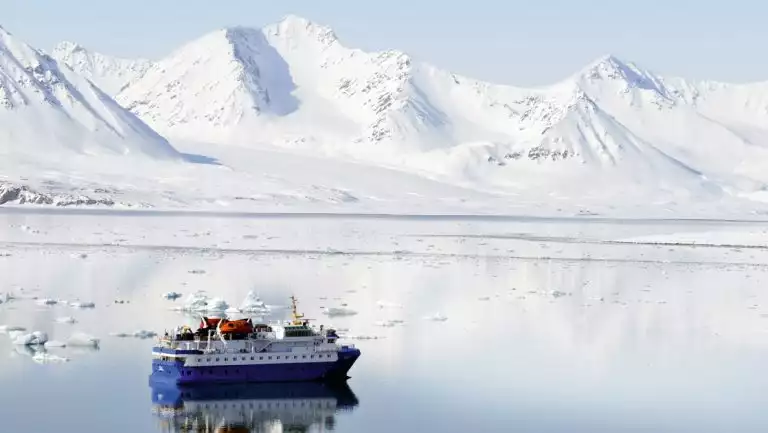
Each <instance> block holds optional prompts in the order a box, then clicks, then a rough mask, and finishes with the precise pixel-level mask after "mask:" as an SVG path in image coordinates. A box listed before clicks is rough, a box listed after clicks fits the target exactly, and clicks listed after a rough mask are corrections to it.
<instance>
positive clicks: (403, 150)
mask: <svg viewBox="0 0 768 433" xmlns="http://www.w3.org/2000/svg"><path fill="white" fill-rule="evenodd" d="M116 98H117V100H118V101H119V102H120V103H121V104H123V105H124V106H125V107H127V108H128V109H130V110H131V111H132V112H133V113H135V114H136V115H138V116H139V117H140V118H142V119H143V120H145V121H146V122H147V123H148V124H150V125H152V126H153V127H154V128H155V129H157V130H158V131H160V132H161V133H162V134H166V135H167V136H168V137H172V138H176V139H184V140H196V141H210V142H215V143H220V144H238V145H246V146H248V145H251V146H252V145H258V144H273V145H281V146H289V147H300V148H304V149H306V150H309V151H312V152H321V153H325V154H329V155H333V156H340V155H344V156H352V157H355V158H357V159H364V160H367V161H374V162H376V163H381V164H386V165H389V166H399V167H405V168H407V169H411V170H417V171H419V172H421V173H426V174H428V175H430V176H438V177H440V178H447V179H461V180H462V181H470V182H481V183H483V184H487V185H493V186H494V187H497V188H500V189H502V190H505V191H513V192H518V191H525V190H530V189H531V187H532V186H535V187H540V188H541V189H542V190H543V191H551V192H554V193H556V194H561V193H562V194H572V193H575V194H579V193H582V194H583V193H587V191H585V190H587V189H589V190H591V189H593V188H595V187H597V188H610V187H612V186H615V188H616V189H617V192H619V191H621V190H624V191H626V188H627V186H628V185H629V186H631V185H638V184H646V186H647V187H648V188H647V189H648V190H664V191H666V192H672V193H674V194H676V195H680V196H681V197H686V196H697V195H701V194H706V195H708V196H714V197H715V198H716V197H717V196H719V195H720V194H722V193H724V192H725V193H734V194H745V193H746V194H757V195H760V194H762V191H763V190H764V189H765V188H766V187H765V185H766V183H768V173H765V172H764V170H761V166H762V164H763V161H768V159H767V158H768V84H754V85H728V84H720V83H709V82H704V83H693V82H687V81H685V80H682V79H668V78H663V77H660V76H658V75H655V74H653V73H651V72H649V71H646V70H643V69H641V68H639V67H638V66H636V65H634V64H632V63H629V62H624V61H622V60H620V59H617V58H616V57H613V56H606V57H604V58H601V59H598V60H597V61H596V62H594V63H593V64H591V65H589V66H587V67H586V68H584V69H583V70H582V71H580V72H579V73H577V74H575V75H573V76H572V77H569V78H568V79H566V80H564V81H563V82H560V83H558V84H556V85H553V86H549V87H544V88H538V89H523V88H516V87H512V86H506V85H497V84H491V83H486V82H482V81H478V80H474V79H471V78H467V77H463V76H459V75H457V74H453V73H450V72H447V71H443V70H440V69H439V68H436V67H433V66H431V65H429V64H426V63H422V62H418V61H415V60H414V59H412V58H411V57H410V56H408V55H407V54H405V53H402V52H399V51H394V50H391V51H384V52H376V53H366V52H363V51H360V50H356V49H350V48H347V47H345V46H344V45H342V43H341V42H340V41H339V40H338V38H337V37H336V35H335V34H334V32H333V31H332V30H331V29H329V28H327V27H324V26H322V25H318V24H315V23H312V22H310V21H308V20H306V19H303V18H299V17H295V16H289V17H286V18H285V19H284V20H283V21H281V22H279V23H277V24H274V25H270V26H267V27H264V28H262V29H254V28H242V27H236V28H229V29H223V30H220V31H217V32H213V33H211V34H208V35H205V36H203V37H202V38H200V39H198V40H196V41H193V42H191V43H189V44H187V45H185V46H183V47H181V48H180V49H178V50H177V51H176V52H174V53H173V54H171V55H170V56H169V57H168V58H166V59H163V60H161V61H159V62H157V63H156V64H154V65H152V66H151V67H150V68H149V69H148V70H147V71H146V73H144V74H143V75H142V76H141V77H140V78H138V79H137V80H135V81H133V82H131V83H130V84H129V85H127V86H126V87H125V88H124V89H123V90H122V91H121V92H120V93H119V94H118V95H117V97H116ZM575 179H579V180H582V181H583V182H574V180H575ZM589 179H592V181H591V183H590V180H589ZM617 179H619V180H621V182H617ZM585 182H586V183H585ZM595 182H598V183H595Z"/></svg>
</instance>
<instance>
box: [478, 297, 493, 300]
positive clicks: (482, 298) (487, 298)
mask: <svg viewBox="0 0 768 433" xmlns="http://www.w3.org/2000/svg"><path fill="white" fill-rule="evenodd" d="M477 300H478V301H490V300H491V297H490V296H481V297H479V298H477Z"/></svg>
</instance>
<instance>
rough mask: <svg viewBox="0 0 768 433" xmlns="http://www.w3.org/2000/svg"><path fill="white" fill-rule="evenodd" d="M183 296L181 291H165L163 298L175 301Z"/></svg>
mask: <svg viewBox="0 0 768 433" xmlns="http://www.w3.org/2000/svg"><path fill="white" fill-rule="evenodd" d="M181 296H182V295H181V293H179V292H167V293H163V298H164V299H168V300H169V301H175V300H177V299H179V298H181Z"/></svg>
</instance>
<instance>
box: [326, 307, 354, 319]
mask: <svg viewBox="0 0 768 433" xmlns="http://www.w3.org/2000/svg"><path fill="white" fill-rule="evenodd" d="M323 314H325V315H327V316H329V317H340V316H354V315H356V314H357V311H355V310H353V309H351V308H347V307H331V308H326V309H324V310H323Z"/></svg>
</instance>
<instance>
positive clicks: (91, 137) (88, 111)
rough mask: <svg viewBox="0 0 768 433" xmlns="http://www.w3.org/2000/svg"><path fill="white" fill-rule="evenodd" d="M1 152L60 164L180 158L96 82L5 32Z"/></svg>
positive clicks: (9, 158) (1, 43)
mask: <svg viewBox="0 0 768 433" xmlns="http://www.w3.org/2000/svg"><path fill="white" fill-rule="evenodd" d="M0 154H1V155H2V159H3V162H4V163H6V164H4V165H7V164H10V165H14V163H15V162H21V161H23V160H25V159H26V160H29V161H43V160H47V161H49V162H52V163H55V164H56V163H61V162H62V159H63V158H68V157H72V156H74V155H80V156H83V155H102V156H125V155H130V156H140V157H147V158H149V159H153V160H169V159H177V158H178V153H177V152H176V150H175V149H174V148H173V147H171V145H170V144H169V143H168V142H167V141H166V140H165V139H164V138H162V137H161V136H159V135H158V134H157V133H156V132H154V131H153V130H152V129H151V128H149V127H148V126H147V125H146V124H144V123H143V122H142V121H141V120H139V119H138V118H137V117H136V116H134V115H133V114H131V113H130V112H128V111H126V110H125V109H123V108H122V107H121V106H120V105H118V104H117V103H116V102H115V101H114V100H113V99H111V98H110V97H109V96H108V95H106V94H105V93H104V92H102V91H101V90H99V89H98V88H97V87H96V86H94V85H93V84H92V83H91V82H89V81H88V80H86V79H84V78H83V77H81V76H79V75H78V74H76V73H75V72H74V71H72V70H71V69H69V68H68V67H66V66H61V65H59V64H58V63H57V62H56V61H55V60H54V59H53V58H51V57H50V56H48V55H46V54H44V53H43V52H41V51H39V50H37V49H34V48H32V47H30V46H29V45H26V44H25V43H23V42H21V41H19V40H17V39H16V38H15V37H14V36H12V35H11V34H10V33H8V32H6V31H5V30H4V29H2V28H0Z"/></svg>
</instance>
